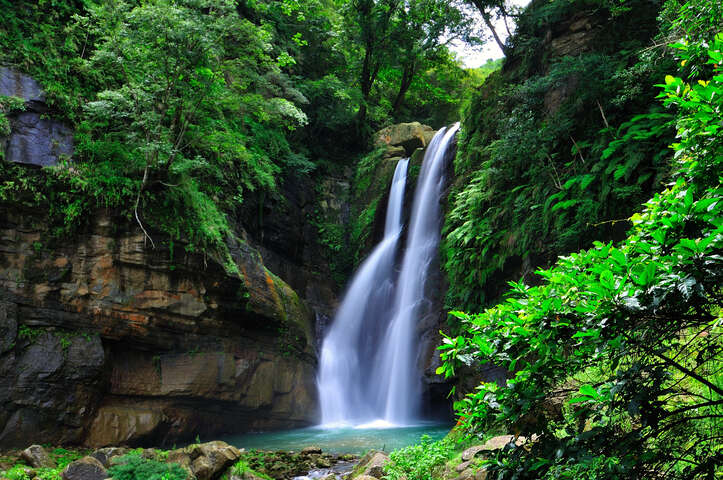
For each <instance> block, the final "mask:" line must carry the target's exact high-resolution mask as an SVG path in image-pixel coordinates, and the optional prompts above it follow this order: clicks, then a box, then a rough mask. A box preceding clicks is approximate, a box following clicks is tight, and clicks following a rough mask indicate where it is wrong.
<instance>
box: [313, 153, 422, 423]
mask: <svg viewBox="0 0 723 480" xmlns="http://www.w3.org/2000/svg"><path fill="white" fill-rule="evenodd" d="M408 164H409V160H408V159H403V160H400V161H399V162H398V163H397V168H396V170H395V171H394V178H393V180H392V186H391V189H390V191H389V202H388V204H387V216H386V222H385V226H384V239H383V240H382V241H381V242H380V243H379V245H377V246H376V248H375V249H374V251H373V252H372V253H371V255H369V257H368V258H367V259H366V260H365V261H364V262H363V263H362V264H361V266H360V267H359V269H358V270H357V272H356V274H355V275H354V278H353V279H352V282H351V285H350V286H349V288H348V290H347V292H346V294H345V296H344V301H343V302H342V304H341V306H340V307H339V311H338V312H337V313H336V316H335V318H334V322H333V324H332V325H331V328H330V329H329V331H328V333H327V335H326V337H325V338H324V342H323V343H322V346H321V360H320V366H319V378H318V382H317V383H318V389H319V399H320V403H321V416H322V424H324V425H349V424H359V423H363V422H364V421H365V420H366V419H369V418H372V417H374V415H375V412H374V405H372V404H371V403H370V402H369V398H368V392H367V391H366V387H367V385H368V375H369V371H370V368H371V359H372V358H373V348H370V347H373V345H370V344H369V339H368V335H369V334H370V333H371V334H374V333H376V332H369V331H368V329H369V328H370V325H369V323H370V322H369V320H370V319H371V320H372V323H373V321H374V320H376V319H379V318H382V317H383V316H384V312H385V311H386V310H388V309H389V308H390V307H391V301H392V287H393V281H394V257H395V255H396V251H397V244H398V243H399V237H400V236H401V233H402V204H403V201H404V186H405V184H406V182H407V166H408ZM371 328H373V327H371ZM365 330H366V331H365ZM370 350H371V352H370ZM370 353H371V356H370Z"/></svg>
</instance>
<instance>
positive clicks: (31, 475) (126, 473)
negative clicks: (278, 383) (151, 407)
mask: <svg viewBox="0 0 723 480" xmlns="http://www.w3.org/2000/svg"><path fill="white" fill-rule="evenodd" d="M358 460H359V457H357V456H356V455H352V454H341V455H336V454H330V453H324V452H322V450H321V449H320V448H318V447H313V446H312V447H306V448H304V449H302V450H301V451H298V452H294V451H262V450H248V451H247V450H245V449H238V448H236V447H234V446H232V445H229V444H227V443H225V442H222V441H213V442H207V443H194V444H191V445H188V446H186V447H183V448H176V449H171V450H159V449H154V448H146V449H143V448H136V449H129V448H125V447H109V448H100V449H96V450H89V449H66V448H46V447H43V446H41V445H32V446H30V447H28V448H26V449H25V450H15V451H8V452H5V453H3V454H0V479H1V480H61V479H62V480H103V479H106V478H116V479H133V480H152V479H157V478H162V479H164V480H216V479H219V478H224V479H227V480H233V479H237V480H241V479H243V480H282V479H292V478H296V477H306V476H309V475H311V476H312V477H315V478H319V477H320V476H323V477H325V478H330V476H331V477H332V478H337V477H338V478H341V477H342V475H345V474H348V473H349V472H350V471H351V470H352V468H353V467H354V465H356V464H357V463H358ZM154 475H157V476H154Z"/></svg>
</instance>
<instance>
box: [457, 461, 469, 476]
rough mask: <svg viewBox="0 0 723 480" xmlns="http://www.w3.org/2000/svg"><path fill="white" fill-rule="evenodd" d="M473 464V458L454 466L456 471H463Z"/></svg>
mask: <svg viewBox="0 0 723 480" xmlns="http://www.w3.org/2000/svg"><path fill="white" fill-rule="evenodd" d="M471 464H472V460H467V461H466V462H462V463H460V464H459V465H457V466H456V467H455V468H454V470H455V471H456V472H459V473H462V472H464V471H465V470H467V469H468V468H469V466H470V465H471Z"/></svg>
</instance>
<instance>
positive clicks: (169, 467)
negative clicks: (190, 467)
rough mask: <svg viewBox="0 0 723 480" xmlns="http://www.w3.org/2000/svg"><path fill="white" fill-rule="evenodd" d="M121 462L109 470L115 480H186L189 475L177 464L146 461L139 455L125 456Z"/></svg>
mask: <svg viewBox="0 0 723 480" xmlns="http://www.w3.org/2000/svg"><path fill="white" fill-rule="evenodd" d="M119 461H120V462H121V463H119V464H117V465H114V466H112V467H111V468H110V469H108V473H109V474H110V476H111V477H113V478H114V479H115V480H185V478H186V475H187V474H186V472H185V471H184V470H183V468H181V466H180V465H178V464H176V463H171V464H168V463H161V462H158V461H155V460H146V459H144V458H142V457H140V456H138V455H124V456H123V457H121V458H120V459H119Z"/></svg>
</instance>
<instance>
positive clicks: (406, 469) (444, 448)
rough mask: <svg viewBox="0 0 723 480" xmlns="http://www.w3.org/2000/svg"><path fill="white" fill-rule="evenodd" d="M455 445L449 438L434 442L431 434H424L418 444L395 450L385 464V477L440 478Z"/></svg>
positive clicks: (428, 479)
mask: <svg viewBox="0 0 723 480" xmlns="http://www.w3.org/2000/svg"><path fill="white" fill-rule="evenodd" d="M453 450H454V445H453V444H452V442H451V441H449V440H447V439H442V440H439V441H436V442H433V441H432V439H431V438H430V437H429V435H422V437H421V439H420V441H419V443H418V444H416V445H410V446H408V447H404V448H400V449H399V450H395V451H393V452H392V453H391V454H390V455H389V458H390V461H389V463H387V464H386V465H385V466H384V472H385V473H386V476H385V478H388V479H389V480H400V479H403V478H406V479H407V480H432V479H434V478H440V474H439V469H440V468H442V467H444V465H445V463H446V461H447V459H448V457H449V456H450V454H451V453H452V451H453Z"/></svg>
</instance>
